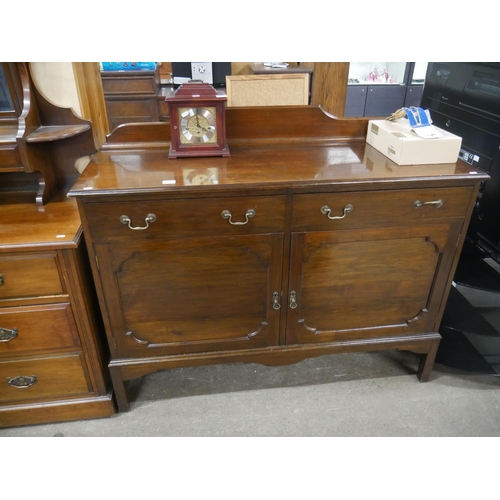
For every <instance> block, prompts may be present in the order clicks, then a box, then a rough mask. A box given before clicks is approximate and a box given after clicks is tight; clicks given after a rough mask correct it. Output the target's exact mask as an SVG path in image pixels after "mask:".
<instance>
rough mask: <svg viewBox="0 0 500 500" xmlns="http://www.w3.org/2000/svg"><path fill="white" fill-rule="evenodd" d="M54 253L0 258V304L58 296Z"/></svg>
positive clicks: (57, 272) (57, 276) (59, 288)
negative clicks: (13, 299) (0, 301)
mask: <svg viewBox="0 0 500 500" xmlns="http://www.w3.org/2000/svg"><path fill="white" fill-rule="evenodd" d="M56 259H57V256H56V254H55V253H46V254H17V255H2V256H1V257H0V300H2V299H12V298H26V297H35V296H36V297H38V296H47V295H61V294H64V293H65V290H64V289H63V287H62V283H61V279H60V276H59V270H58V266H57V260H56Z"/></svg>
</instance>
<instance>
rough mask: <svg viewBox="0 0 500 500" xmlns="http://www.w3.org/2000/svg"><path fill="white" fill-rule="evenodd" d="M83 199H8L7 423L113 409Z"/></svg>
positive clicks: (0, 357)
mask: <svg viewBox="0 0 500 500" xmlns="http://www.w3.org/2000/svg"><path fill="white" fill-rule="evenodd" d="M102 330H103V327H102V319H101V317H100V314H99V310H98V306H97V301H96V297H95V290H94V287H93V283H92V279H91V275H90V270H89V264H88V258H87V252H86V247H85V243H84V241H83V237H82V230H81V224H80V219H79V216H78V211H77V207H76V203H75V202H74V200H59V201H54V202H51V203H49V204H47V205H46V206H45V208H44V210H42V211H39V209H38V208H37V207H36V205H34V204H15V205H1V206H0V427H3V426H13V425H26V424H39V423H46V422H54V421H62V420H74V419H81V418H96V417H103V416H109V415H112V414H113V412H114V406H113V401H112V398H111V384H110V381H109V376H108V375H107V368H106V365H107V356H108V355H107V347H106V346H103V345H102Z"/></svg>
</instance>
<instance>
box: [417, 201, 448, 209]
mask: <svg viewBox="0 0 500 500" xmlns="http://www.w3.org/2000/svg"><path fill="white" fill-rule="evenodd" d="M424 205H434V206H435V207H436V208H441V207H442V206H443V200H435V201H420V200H417V201H414V202H413V208H420V207H423V206H424Z"/></svg>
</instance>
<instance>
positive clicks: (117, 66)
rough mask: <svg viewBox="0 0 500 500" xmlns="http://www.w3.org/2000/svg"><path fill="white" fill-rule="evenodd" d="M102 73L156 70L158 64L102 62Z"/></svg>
mask: <svg viewBox="0 0 500 500" xmlns="http://www.w3.org/2000/svg"><path fill="white" fill-rule="evenodd" d="M99 64H100V66H101V71H138V70H150V71H151V70H155V69H156V65H157V64H158V63H156V62H101V63H99Z"/></svg>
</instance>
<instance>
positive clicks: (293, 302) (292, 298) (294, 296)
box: [288, 290, 297, 309]
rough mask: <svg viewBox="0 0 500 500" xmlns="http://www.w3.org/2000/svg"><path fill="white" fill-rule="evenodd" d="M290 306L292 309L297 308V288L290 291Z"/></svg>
mask: <svg viewBox="0 0 500 500" xmlns="http://www.w3.org/2000/svg"><path fill="white" fill-rule="evenodd" d="M288 307H289V308H290V309H296V308H297V292H296V291H295V290H292V291H291V292H290V302H289V303H288Z"/></svg>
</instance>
